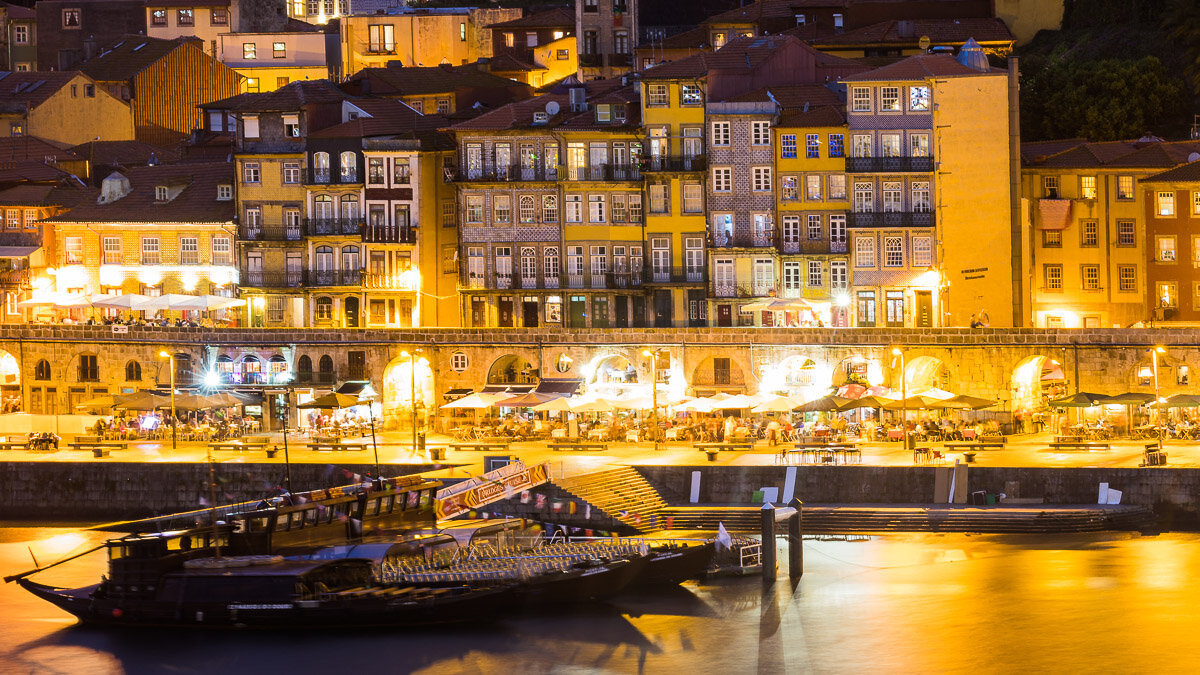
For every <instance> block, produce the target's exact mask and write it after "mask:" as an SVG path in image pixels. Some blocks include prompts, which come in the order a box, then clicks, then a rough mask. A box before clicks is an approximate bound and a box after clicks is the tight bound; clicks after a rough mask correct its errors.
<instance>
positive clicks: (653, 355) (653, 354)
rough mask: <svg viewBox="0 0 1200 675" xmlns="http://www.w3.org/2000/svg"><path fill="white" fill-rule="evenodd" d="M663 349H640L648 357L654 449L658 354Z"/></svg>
mask: <svg viewBox="0 0 1200 675" xmlns="http://www.w3.org/2000/svg"><path fill="white" fill-rule="evenodd" d="M664 352H666V350H665V349H655V350H654V351H650V350H649V349H643V350H642V356H645V357H648V358H649V359H650V407H651V410H650V421H651V427H650V437H651V438H652V439H654V449H655V450H658V355H659V354H662V353H664Z"/></svg>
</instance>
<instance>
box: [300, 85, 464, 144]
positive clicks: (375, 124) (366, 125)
mask: <svg viewBox="0 0 1200 675" xmlns="http://www.w3.org/2000/svg"><path fill="white" fill-rule="evenodd" d="M353 103H354V105H355V106H356V107H358V108H360V109H362V110H363V112H365V113H366V114H367V116H360V117H359V118H358V119H354V120H350V121H348V122H343V123H341V124H336V125H334V126H331V127H326V128H325V129H321V130H320V131H314V132H311V133H309V135H308V137H309V138H370V137H379V136H389V137H393V138H412V139H416V140H419V141H421V148H422V149H423V150H443V149H452V148H453V147H454V142H453V140H451V139H449V138H448V137H446V135H445V134H443V133H441V132H440V131H439V129H444V128H445V127H446V126H447V124H448V121H447V120H446V118H445V117H442V116H440V115H422V114H421V113H419V112H417V111H415V110H413V109H412V108H410V107H408V106H407V105H406V104H404V103H402V102H400V101H397V100H395V99H388V98H375V99H369V98H364V99H355V100H354V102H353Z"/></svg>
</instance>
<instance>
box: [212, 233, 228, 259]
mask: <svg viewBox="0 0 1200 675" xmlns="http://www.w3.org/2000/svg"><path fill="white" fill-rule="evenodd" d="M212 261H213V264H214V265H230V264H233V248H232V247H231V246H230V241H229V237H213V238H212Z"/></svg>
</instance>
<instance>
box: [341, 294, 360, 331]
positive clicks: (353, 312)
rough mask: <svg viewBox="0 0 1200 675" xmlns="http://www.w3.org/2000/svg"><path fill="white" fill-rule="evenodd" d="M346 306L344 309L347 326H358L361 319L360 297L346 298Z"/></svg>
mask: <svg viewBox="0 0 1200 675" xmlns="http://www.w3.org/2000/svg"><path fill="white" fill-rule="evenodd" d="M345 308H346V309H345V311H344V314H345V316H346V327H347V328H358V320H359V316H358V298H356V297H349V298H346V301H345Z"/></svg>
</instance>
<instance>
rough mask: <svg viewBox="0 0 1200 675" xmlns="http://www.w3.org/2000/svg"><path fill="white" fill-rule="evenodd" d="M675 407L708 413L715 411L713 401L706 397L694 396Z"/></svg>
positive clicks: (687, 410)
mask: <svg viewBox="0 0 1200 675" xmlns="http://www.w3.org/2000/svg"><path fill="white" fill-rule="evenodd" d="M675 409H676V410H682V411H684V412H702V413H708V412H712V411H713V402H712V401H710V400H708V399H706V398H694V399H692V400H690V401H685V402H683V403H681V404H680V405H677V406H675Z"/></svg>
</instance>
